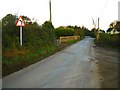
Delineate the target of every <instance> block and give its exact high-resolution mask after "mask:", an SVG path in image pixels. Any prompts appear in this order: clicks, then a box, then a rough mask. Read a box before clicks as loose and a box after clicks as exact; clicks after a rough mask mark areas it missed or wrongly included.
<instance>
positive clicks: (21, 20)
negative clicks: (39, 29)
mask: <svg viewBox="0 0 120 90" xmlns="http://www.w3.org/2000/svg"><path fill="white" fill-rule="evenodd" d="M16 26H25V23H24V20H23V19H22V16H20V17H19V18H18V21H17V22H16Z"/></svg>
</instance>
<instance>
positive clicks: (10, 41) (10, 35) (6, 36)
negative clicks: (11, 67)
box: [2, 14, 19, 48]
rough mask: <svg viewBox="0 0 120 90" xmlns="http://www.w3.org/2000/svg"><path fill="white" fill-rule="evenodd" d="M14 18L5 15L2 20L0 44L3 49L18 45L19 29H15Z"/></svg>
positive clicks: (13, 16) (10, 15)
mask: <svg viewBox="0 0 120 90" xmlns="http://www.w3.org/2000/svg"><path fill="white" fill-rule="evenodd" d="M15 24H16V16H15V15H12V14H7V15H6V16H5V17H4V18H3V19H2V39H3V40H2V44H3V48H5V47H8V48H9V47H13V46H16V45H18V43H19V40H18V35H19V31H18V30H19V29H18V27H16V25H15Z"/></svg>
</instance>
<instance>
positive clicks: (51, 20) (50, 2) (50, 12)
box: [49, 0, 52, 22]
mask: <svg viewBox="0 0 120 90" xmlns="http://www.w3.org/2000/svg"><path fill="white" fill-rule="evenodd" d="M49 8H50V22H52V9H51V0H49Z"/></svg>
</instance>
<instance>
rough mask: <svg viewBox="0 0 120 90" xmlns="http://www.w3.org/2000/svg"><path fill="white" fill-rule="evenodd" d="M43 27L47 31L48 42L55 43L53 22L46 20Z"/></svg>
mask: <svg viewBox="0 0 120 90" xmlns="http://www.w3.org/2000/svg"><path fill="white" fill-rule="evenodd" d="M42 29H43V30H44V31H45V34H46V35H45V36H46V37H45V39H46V41H47V43H49V44H51V43H54V41H55V30H54V26H53V25H52V22H50V21H45V22H44V24H43V25H42Z"/></svg>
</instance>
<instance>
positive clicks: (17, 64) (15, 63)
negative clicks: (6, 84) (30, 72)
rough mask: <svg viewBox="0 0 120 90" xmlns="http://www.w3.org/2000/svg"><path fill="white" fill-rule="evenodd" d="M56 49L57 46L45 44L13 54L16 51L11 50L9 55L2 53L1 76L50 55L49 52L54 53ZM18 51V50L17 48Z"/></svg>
mask: <svg viewBox="0 0 120 90" xmlns="http://www.w3.org/2000/svg"><path fill="white" fill-rule="evenodd" d="M57 50H58V48H57V47H56V46H54V45H51V46H49V45H47V46H44V47H42V48H38V49H35V50H29V52H26V51H25V50H23V52H24V53H23V54H19V53H18V54H14V53H16V52H17V51H15V52H13V53H12V54H14V55H12V54H11V55H10V54H9V53H10V52H9V53H8V54H5V53H3V57H2V60H3V61H2V64H3V65H2V67H3V68H2V71H3V72H2V76H6V75H9V74H11V73H13V72H15V71H18V70H20V69H22V68H24V67H27V66H29V65H31V64H33V63H35V62H38V61H40V60H42V59H43V58H46V57H48V56H50V55H51V54H53V53H55V52H56V51H57ZM18 51H19V50H18Z"/></svg>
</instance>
